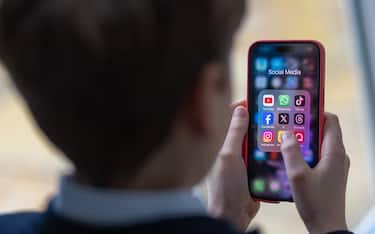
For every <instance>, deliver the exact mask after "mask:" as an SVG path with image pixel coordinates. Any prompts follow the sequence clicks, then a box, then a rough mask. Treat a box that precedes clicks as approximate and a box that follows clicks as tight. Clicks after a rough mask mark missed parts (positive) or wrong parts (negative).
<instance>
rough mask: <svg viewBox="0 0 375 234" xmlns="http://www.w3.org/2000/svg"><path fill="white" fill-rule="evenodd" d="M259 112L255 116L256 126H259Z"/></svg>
mask: <svg viewBox="0 0 375 234" xmlns="http://www.w3.org/2000/svg"><path fill="white" fill-rule="evenodd" d="M259 122H260V121H259V112H255V114H254V123H255V124H257V125H258V124H259Z"/></svg>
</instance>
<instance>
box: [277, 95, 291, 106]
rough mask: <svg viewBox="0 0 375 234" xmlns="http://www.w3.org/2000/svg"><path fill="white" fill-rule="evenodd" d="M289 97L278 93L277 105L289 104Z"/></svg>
mask: <svg viewBox="0 0 375 234" xmlns="http://www.w3.org/2000/svg"><path fill="white" fill-rule="evenodd" d="M289 104H290V97H289V95H280V96H279V106H289Z"/></svg>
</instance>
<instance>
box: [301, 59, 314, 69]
mask: <svg viewBox="0 0 375 234" xmlns="http://www.w3.org/2000/svg"><path fill="white" fill-rule="evenodd" d="M302 65H303V69H305V70H307V71H310V72H311V71H314V70H315V62H314V59H312V58H305V59H303V61H302Z"/></svg>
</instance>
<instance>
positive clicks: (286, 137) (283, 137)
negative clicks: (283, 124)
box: [282, 132, 293, 141]
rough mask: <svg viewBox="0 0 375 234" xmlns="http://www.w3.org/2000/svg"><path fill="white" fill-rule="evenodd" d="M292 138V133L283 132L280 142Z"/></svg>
mask: <svg viewBox="0 0 375 234" xmlns="http://www.w3.org/2000/svg"><path fill="white" fill-rule="evenodd" d="M292 136H293V133H292V132H284V133H283V135H282V140H283V141H286V140H288V139H289V138H291V137H292Z"/></svg>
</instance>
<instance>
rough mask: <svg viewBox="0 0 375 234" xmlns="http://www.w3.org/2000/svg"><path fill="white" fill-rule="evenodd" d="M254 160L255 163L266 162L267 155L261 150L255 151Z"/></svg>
mask: <svg viewBox="0 0 375 234" xmlns="http://www.w3.org/2000/svg"><path fill="white" fill-rule="evenodd" d="M254 160H255V161H265V160H266V153H265V152H263V151H260V150H259V149H255V150H254Z"/></svg>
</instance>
